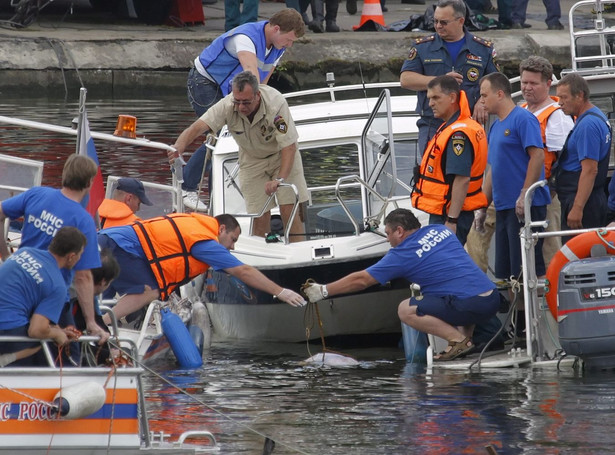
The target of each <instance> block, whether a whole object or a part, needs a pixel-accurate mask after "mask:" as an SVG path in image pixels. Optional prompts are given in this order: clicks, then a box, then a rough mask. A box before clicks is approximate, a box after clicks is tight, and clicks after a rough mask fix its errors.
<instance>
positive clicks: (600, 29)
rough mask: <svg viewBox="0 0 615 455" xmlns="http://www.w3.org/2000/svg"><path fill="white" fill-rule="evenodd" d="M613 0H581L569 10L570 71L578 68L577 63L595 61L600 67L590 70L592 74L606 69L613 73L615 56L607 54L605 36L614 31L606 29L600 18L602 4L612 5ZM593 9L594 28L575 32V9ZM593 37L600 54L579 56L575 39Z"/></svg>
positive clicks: (610, 28)
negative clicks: (595, 39) (596, 39)
mask: <svg viewBox="0 0 615 455" xmlns="http://www.w3.org/2000/svg"><path fill="white" fill-rule="evenodd" d="M614 3H615V1H613V0H581V1H579V2H577V3H575V4H574V5H572V8H570V11H569V12H568V23H569V24H570V27H569V29H570V56H571V61H572V70H573V71H576V70H577V69H579V68H578V65H577V64H578V63H582V62H588V61H595V62H601V65H600V66H597V67H595V68H592V69H591V70H593V71H594V72H599V71H605V70H607V69H609V70H611V71H615V65H614V62H613V60H614V59H615V55H614V54H613V53H612V51H611V52H610V53H608V54H607V47H608V43H607V42H606V39H605V38H606V35H607V34H612V33H613V32H614V31H615V29H614V28H613V27H606V23H605V21H604V18H603V16H602V13H603V11H604V9H603V4H614ZM590 6H591V7H593V13H594V14H595V16H594V19H593V23H594V28H593V29H591V30H577V31H575V26H574V16H575V12H576V10H577V9H579V8H581V7H590ZM592 36H595V37H597V38H598V45H599V48H600V53H599V54H596V55H589V56H587V55H586V56H582V57H581V56H579V55H578V51H577V40H576V38H581V37H592Z"/></svg>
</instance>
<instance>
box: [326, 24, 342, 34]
mask: <svg viewBox="0 0 615 455" xmlns="http://www.w3.org/2000/svg"><path fill="white" fill-rule="evenodd" d="M325 30H326V31H327V32H331V33H335V32H339V31H340V27H339V26H338V25H337V24H336V23H335V21H332V22H331V21H327V27H326V28H325Z"/></svg>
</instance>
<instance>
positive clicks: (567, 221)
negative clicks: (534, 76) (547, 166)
mask: <svg viewBox="0 0 615 455" xmlns="http://www.w3.org/2000/svg"><path fill="white" fill-rule="evenodd" d="M589 95H590V93H589V85H588V84H587V81H586V80H585V79H583V78H582V77H581V76H579V75H578V74H574V73H570V74H567V75H566V76H564V77H563V78H562V79H561V80H560V81H559V83H558V84H557V96H558V97H559V104H560V106H561V107H562V110H563V111H564V113H566V114H568V115H573V116H575V117H576V123H575V126H574V128H573V129H572V131H571V132H570V134H569V135H568V139H566V143H565V144H564V148H563V150H562V154H561V156H560V159H559V165H558V170H557V171H556V181H555V191H557V195H558V197H559V199H560V201H561V204H562V230H567V229H583V228H595V227H602V226H605V225H606V221H607V220H606V214H607V197H606V193H605V192H604V187H605V185H606V179H607V172H608V170H609V156H610V152H611V127H610V125H609V121H608V119H607V118H606V116H605V115H604V114H603V113H602V111H601V110H600V109H598V108H597V107H596V106H594V105H593V104H592V103H591V102H590V101H589ZM563 240H565V239H563Z"/></svg>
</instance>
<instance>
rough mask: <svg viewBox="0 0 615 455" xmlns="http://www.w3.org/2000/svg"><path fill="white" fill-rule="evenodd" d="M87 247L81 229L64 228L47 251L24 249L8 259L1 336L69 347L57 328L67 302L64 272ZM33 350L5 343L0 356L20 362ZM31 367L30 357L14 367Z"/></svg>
mask: <svg viewBox="0 0 615 455" xmlns="http://www.w3.org/2000/svg"><path fill="white" fill-rule="evenodd" d="M85 245H86V239H85V236H84V235H83V234H82V233H81V232H80V231H79V229H77V228H75V227H63V228H61V229H59V230H58V232H57V233H56V235H55V237H54V238H53V239H52V241H51V243H50V244H49V249H48V250H47V251H46V250H40V249H36V248H31V247H23V248H20V249H19V250H18V251H17V252H15V253H14V254H13V255H11V256H9V257H8V259H7V260H6V262H5V263H4V264H2V266H1V267H0V289H2V292H1V293H0V314H2V318H0V335H13V336H30V337H32V338H38V339H46V338H51V339H53V340H54V341H55V342H56V343H57V344H58V345H60V346H62V345H64V344H66V343H67V341H68V339H67V335H66V333H65V332H64V331H63V330H62V329H60V328H59V327H57V326H56V325H55V324H57V323H58V320H59V318H60V314H61V312H62V309H63V307H64V303H65V302H66V284H65V282H64V278H63V277H62V273H61V269H68V270H70V269H71V268H73V267H74V266H75V264H77V263H78V261H79V259H80V258H81V254H82V253H83V249H84V246H85ZM32 346H36V345H33V344H32V343H27V342H14V343H2V344H0V353H2V354H15V357H16V358H19V357H20V356H18V353H20V352H22V350H28V351H27V352H28V353H30V354H32V353H33V352H32ZM35 350H38V349H35ZM35 350H34V351H35ZM32 364H34V362H33V359H32V358H30V357H27V358H24V359H23V360H19V361H17V362H15V365H32Z"/></svg>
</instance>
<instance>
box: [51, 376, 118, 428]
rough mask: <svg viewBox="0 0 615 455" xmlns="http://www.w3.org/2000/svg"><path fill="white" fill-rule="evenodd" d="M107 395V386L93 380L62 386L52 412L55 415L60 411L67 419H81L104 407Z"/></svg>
mask: <svg viewBox="0 0 615 455" xmlns="http://www.w3.org/2000/svg"><path fill="white" fill-rule="evenodd" d="M106 396H107V393H106V392H105V388H104V387H103V386H102V385H101V384H99V383H97V382H93V381H88V382H79V383H77V384H73V385H69V386H66V387H62V389H60V391H59V392H58V393H56V396H55V397H53V404H54V405H55V408H53V409H52V411H51V412H50V414H51V415H52V416H54V417H55V415H56V414H57V413H59V414H60V417H62V418H63V419H66V420H72V419H81V418H83V417H86V416H89V415H91V414H94V413H95V412H96V411H98V410H99V409H100V408H102V406H103V404H105V398H106Z"/></svg>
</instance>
